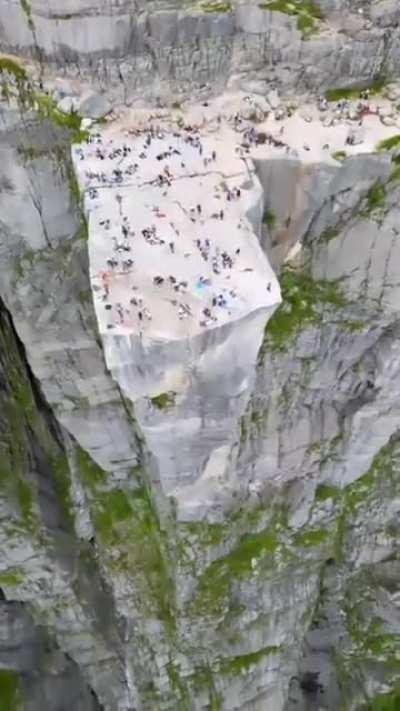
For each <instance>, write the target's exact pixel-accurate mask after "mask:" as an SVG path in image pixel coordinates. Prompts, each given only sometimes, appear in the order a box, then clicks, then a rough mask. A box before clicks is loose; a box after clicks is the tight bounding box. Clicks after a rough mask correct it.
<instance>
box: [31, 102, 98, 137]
mask: <svg viewBox="0 0 400 711" xmlns="http://www.w3.org/2000/svg"><path fill="white" fill-rule="evenodd" d="M34 100H35V104H36V106H37V111H38V115H39V118H41V119H48V120H50V121H51V122H52V123H54V124H55V125H56V126H58V127H59V128H63V129H66V130H68V131H70V132H71V141H72V143H83V142H84V141H87V139H88V137H89V132H88V131H84V130H82V129H81V121H82V118H81V116H80V115H79V114H78V113H77V112H76V111H70V112H69V113H65V112H64V111H60V109H59V108H58V107H57V104H56V102H55V101H54V99H52V98H51V97H50V96H47V95H46V94H36V95H35V96H34Z"/></svg>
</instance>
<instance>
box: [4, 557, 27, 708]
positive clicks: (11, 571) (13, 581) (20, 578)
mask: <svg viewBox="0 0 400 711" xmlns="http://www.w3.org/2000/svg"><path fill="white" fill-rule="evenodd" d="M23 582H24V572H23V570H21V569H20V568H8V570H3V571H2V572H0V586H2V585H5V586H6V587H10V588H11V587H12V588H14V587H17V586H18V585H21V583H23ZM0 709H1V706H0Z"/></svg>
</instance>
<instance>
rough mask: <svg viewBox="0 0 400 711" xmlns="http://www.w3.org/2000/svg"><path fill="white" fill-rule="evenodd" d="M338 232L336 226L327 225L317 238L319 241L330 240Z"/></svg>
mask: <svg viewBox="0 0 400 711" xmlns="http://www.w3.org/2000/svg"><path fill="white" fill-rule="evenodd" d="M338 234H339V230H338V228H337V227H327V228H326V229H325V230H324V231H323V232H321V234H320V236H319V239H320V241H321V242H330V241H331V239H335V238H336V237H337V236H338Z"/></svg>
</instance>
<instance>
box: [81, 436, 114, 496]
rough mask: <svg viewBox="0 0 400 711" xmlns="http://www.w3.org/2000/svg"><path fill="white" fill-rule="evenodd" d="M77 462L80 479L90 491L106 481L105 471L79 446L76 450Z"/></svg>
mask: <svg viewBox="0 0 400 711" xmlns="http://www.w3.org/2000/svg"><path fill="white" fill-rule="evenodd" d="M77 463H78V468H79V473H80V476H81V479H82V481H83V483H84V485H85V486H86V487H87V488H88V489H89V490H90V491H92V492H93V491H95V489H96V488H97V487H98V486H101V485H102V484H105V483H106V480H107V473H106V472H105V471H104V469H102V468H101V467H99V465H98V464H96V462H94V461H93V459H92V458H91V457H90V456H89V454H88V453H87V452H85V450H84V449H82V448H81V447H78V450H77Z"/></svg>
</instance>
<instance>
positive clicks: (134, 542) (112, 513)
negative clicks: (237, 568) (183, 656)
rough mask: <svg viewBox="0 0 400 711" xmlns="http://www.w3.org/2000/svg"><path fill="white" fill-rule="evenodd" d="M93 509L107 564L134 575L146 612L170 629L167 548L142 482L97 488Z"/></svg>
mask: <svg viewBox="0 0 400 711" xmlns="http://www.w3.org/2000/svg"><path fill="white" fill-rule="evenodd" d="M92 511H93V519H94V525H95V528H96V531H97V533H98V536H99V539H100V541H101V543H102V545H103V547H104V550H105V553H107V552H108V553H109V556H110V557H109V564H110V566H111V567H112V568H113V569H114V570H115V571H116V572H121V573H124V574H125V575H128V576H132V577H133V578H134V579H135V582H136V584H137V585H138V586H139V587H140V589H141V592H142V598H141V599H142V603H143V606H144V611H146V614H155V615H157V616H158V617H159V618H160V619H162V620H163V621H164V623H165V624H166V626H167V627H168V630H169V632H170V633H172V632H173V629H174V625H175V615H174V609H175V592H174V589H173V585H172V579H171V577H170V575H169V572H168V568H169V559H168V550H167V549H166V548H165V546H164V543H163V538H164V537H163V535H162V532H161V528H160V523H159V520H158V516H157V513H156V511H155V509H154V507H153V503H152V499H151V496H150V493H149V491H148V490H147V488H145V487H144V486H143V487H139V488H137V489H134V490H131V491H126V490H125V491H124V490H122V489H114V490H112V491H103V492H97V493H96V495H95V498H94V500H93V504H92ZM147 608H148V609H147Z"/></svg>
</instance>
